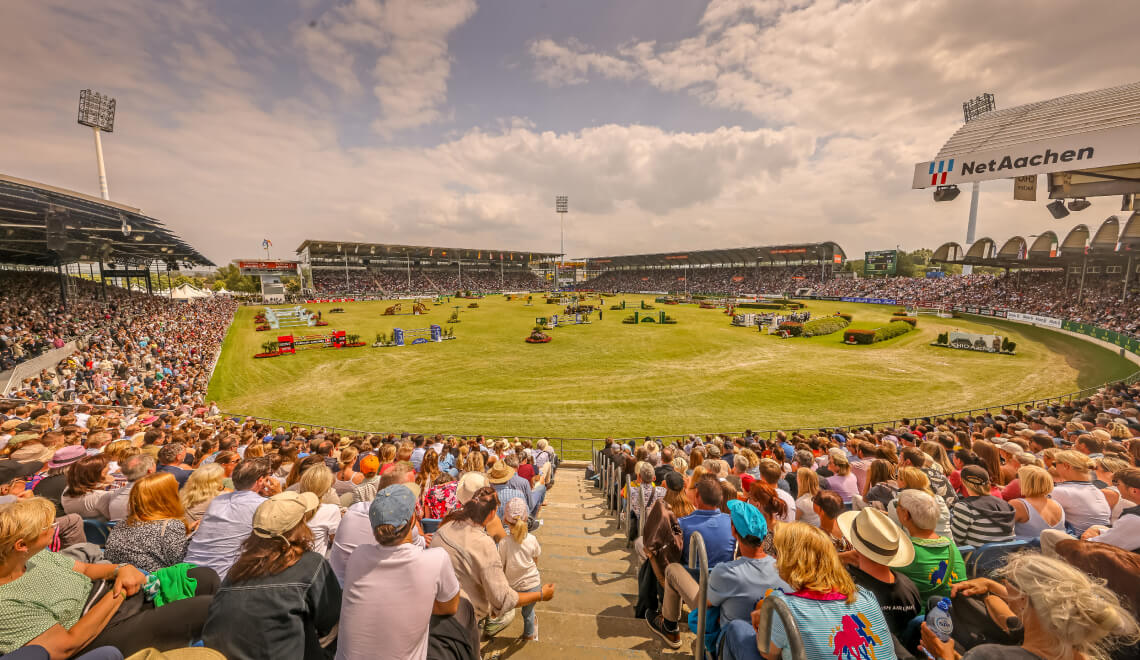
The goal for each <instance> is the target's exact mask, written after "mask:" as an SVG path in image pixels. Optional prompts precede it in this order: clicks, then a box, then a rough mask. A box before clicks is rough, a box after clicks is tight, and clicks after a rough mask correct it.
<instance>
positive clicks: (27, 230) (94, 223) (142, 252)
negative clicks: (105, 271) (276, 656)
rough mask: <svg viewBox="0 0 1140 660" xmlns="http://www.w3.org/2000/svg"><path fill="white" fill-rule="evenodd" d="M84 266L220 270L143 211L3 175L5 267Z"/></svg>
mask: <svg viewBox="0 0 1140 660" xmlns="http://www.w3.org/2000/svg"><path fill="white" fill-rule="evenodd" d="M124 227H128V228H129V235H124V231H123V230H124ZM82 261H85V262H94V261H101V262H106V263H110V262H119V263H123V264H127V265H143V264H150V263H153V262H156V261H158V262H162V263H165V264H168V265H170V264H176V265H182V264H185V265H188V266H190V267H194V266H213V265H214V263H213V262H212V261H210V260H209V259H207V258H206V257H204V256H202V255H201V254H200V253H199V252H198V251H197V250H195V249H194V248H192V247H190V245H188V244H187V243H186V242H185V241H183V240H182V239H181V238H179V237H178V236H176V235H175V234H174V233H173V232H171V231H170V230H168V229H167V228H166V227H164V226H163V225H162V223H161V222H159V221H158V220H155V219H154V218H151V217H148V216H145V215H143V214H142V212H141V211H139V209H136V208H133V207H130V206H126V205H124V204H119V203H117V202H111V201H108V200H104V199H99V198H98V197H91V196H89V195H84V194H83V193H78V192H73V191H70V190H63V189H60V188H55V187H52V186H47V185H44V184H42V183H35V182H33V181H25V180H23V179H17V178H15V177H11V176H5V175H3V174H0V263H7V264H18V265H26V266H57V265H60V264H71V263H77V262H82Z"/></svg>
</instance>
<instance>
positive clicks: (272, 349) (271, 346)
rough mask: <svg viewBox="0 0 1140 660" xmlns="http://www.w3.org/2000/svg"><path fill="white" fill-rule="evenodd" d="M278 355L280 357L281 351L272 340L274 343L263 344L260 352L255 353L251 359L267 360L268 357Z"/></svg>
mask: <svg viewBox="0 0 1140 660" xmlns="http://www.w3.org/2000/svg"><path fill="white" fill-rule="evenodd" d="M278 355H281V351H280V350H279V347H278V346H277V341H276V340H274V341H267V342H264V343H263V344H262V345H261V352H260V353H257V354H256V355H254V356H253V357H255V358H269V357H277V356H278Z"/></svg>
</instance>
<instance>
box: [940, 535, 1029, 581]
mask: <svg viewBox="0 0 1140 660" xmlns="http://www.w3.org/2000/svg"><path fill="white" fill-rule="evenodd" d="M1030 547H1031V544H1030V543H1029V542H1028V541H1003V542H1000V543H987V544H985V545H981V546H978V547H977V548H971V547H969V546H962V547H959V548H958V551H959V552H961V553H962V560H963V561H965V562H966V575H967V576H969V577H970V578H971V579H972V578H976V577H991V576H992V575H993V573H994V571H995V570H997V569H998V568H1000V567H1001V566H1002V565H1003V564H1005V561H1006V558H1007V557H1008V556H1009V555H1011V554H1013V553H1015V552H1019V551H1021V550H1025V549H1028V548H1030ZM967 550H968V551H969V552H968V554H967Z"/></svg>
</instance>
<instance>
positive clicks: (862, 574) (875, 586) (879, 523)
mask: <svg viewBox="0 0 1140 660" xmlns="http://www.w3.org/2000/svg"><path fill="white" fill-rule="evenodd" d="M838 522H839V529H840V530H841V531H842V532H843V536H844V538H846V539H847V541H848V542H849V543H850V544H851V547H852V548H854V549H855V553H854V555H853V557H852V558H853V559H854V560H855V563H854V564H848V566H847V571H848V572H849V573H851V578H852V579H853V580H855V584H856V586H859V587H863V588H864V589H867V590H868V591H870V592H871V593H873V594H875V599H876V600H877V601H879V607H880V608H881V609H882V610H883V617H884V618H886V620H887V627H888V628H889V629H890V631H891V634H892V635H894V636H895V638H896V639H901V638H902V637H903V635H904V633H906V630H907V626H908V625H909V624H910V622H911V620H912V619H914V618H915V617H916V616H918V615H919V614H922V610H923V604H922V600H921V599H920V598H919V596H918V589H917V588H916V587H915V586H914V583H913V582H911V580H910V578H908V577H907V576H905V575H903V574H902V573H900V572H898V571H897V570H895V569H898V568H901V567H903V566H909V565H910V564H911V563H912V562H913V561H914V544H912V543H911V541H910V537H908V536H907V535H906V534H904V533H903V531H902V530H901V529H899V526H898V525H896V524H894V523H893V522H891V519H890V518H888V517H887V514H885V513H883V512H882V511H879V510H878V509H872V508H866V509H862V510H860V511H846V512H844V513H841V514H839V521H838Z"/></svg>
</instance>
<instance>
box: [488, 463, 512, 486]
mask: <svg viewBox="0 0 1140 660" xmlns="http://www.w3.org/2000/svg"><path fill="white" fill-rule="evenodd" d="M513 476H515V470H514V468H512V467H511V466H509V465H507V462H506V461H495V464H494V465H492V466H491V469H490V471H489V472H488V473H487V480H488V481H490V482H491V483H492V484H505V483H507V482H508V481H510V479H511V477H513Z"/></svg>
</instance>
